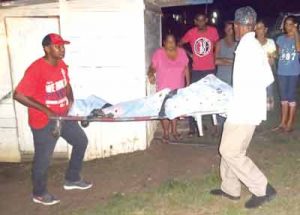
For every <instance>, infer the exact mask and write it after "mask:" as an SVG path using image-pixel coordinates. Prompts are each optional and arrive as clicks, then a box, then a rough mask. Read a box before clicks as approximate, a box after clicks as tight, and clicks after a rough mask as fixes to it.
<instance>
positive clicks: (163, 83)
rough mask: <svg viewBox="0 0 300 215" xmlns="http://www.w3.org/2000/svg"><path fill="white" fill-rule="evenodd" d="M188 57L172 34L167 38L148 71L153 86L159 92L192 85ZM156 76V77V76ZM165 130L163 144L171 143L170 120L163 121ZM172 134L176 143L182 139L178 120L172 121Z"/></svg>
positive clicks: (153, 58) (156, 52) (155, 54)
mask: <svg viewBox="0 0 300 215" xmlns="http://www.w3.org/2000/svg"><path fill="white" fill-rule="evenodd" d="M188 63H189V60H188V57H187V55H186V53H185V51H184V50H183V49H182V48H179V47H177V44H176V38H175V36H174V35H172V34H168V35H166V36H165V38H164V40H163V47H162V48H159V49H157V50H156V51H155V53H154V54H153V57H152V64H151V66H150V69H149V71H148V78H149V81H150V83H151V84H155V82H156V84H157V85H156V87H157V91H160V90H163V89H165V88H169V89H170V90H176V89H179V88H183V87H185V86H188V85H189V84H190V72H189V69H188ZM154 74H156V77H155V75H154ZM161 125H162V128H163V142H164V143H169V139H170V137H169V136H170V135H169V127H170V120H168V119H163V120H161ZM171 127H172V128H171V132H172V137H173V138H174V139H175V141H178V140H179V139H180V138H181V135H179V134H178V132H177V119H174V120H171Z"/></svg>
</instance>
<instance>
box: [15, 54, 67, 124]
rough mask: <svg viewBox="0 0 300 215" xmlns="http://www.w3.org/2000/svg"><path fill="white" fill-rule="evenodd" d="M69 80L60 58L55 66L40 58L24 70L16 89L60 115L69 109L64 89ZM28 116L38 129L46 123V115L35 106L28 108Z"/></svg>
mask: <svg viewBox="0 0 300 215" xmlns="http://www.w3.org/2000/svg"><path fill="white" fill-rule="evenodd" d="M69 82H70V80H69V76H68V68H67V65H66V64H65V63H64V62H63V61H62V60H61V61H59V63H58V65H57V66H53V65H51V64H49V63H47V62H46V61H45V59H44V58H40V59H38V60H36V61H35V62H33V63H32V64H31V65H30V66H29V68H28V69H27V70H26V72H25V74H24V77H23V78H22V80H21V81H20V83H19V84H18V86H17V88H16V91H17V92H19V93H21V94H23V95H24V96H28V97H31V98H33V99H35V100H36V101H38V102H40V103H41V104H44V105H46V106H47V107H48V108H49V109H51V110H52V111H53V112H55V113H57V114H59V115H62V114H65V113H66V112H67V111H68V109H69V100H68V98H67V90H66V89H67V88H66V87H67V85H68V83H69ZM28 116H29V125H30V126H31V127H32V128H35V129H40V128H43V127H45V126H46V125H47V123H48V117H47V115H46V114H45V113H43V112H41V111H39V110H37V109H35V108H28Z"/></svg>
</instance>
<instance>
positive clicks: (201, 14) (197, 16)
mask: <svg viewBox="0 0 300 215" xmlns="http://www.w3.org/2000/svg"><path fill="white" fill-rule="evenodd" d="M200 16H203V17H204V18H207V15H206V13H197V14H196V15H195V16H194V19H198V18H199V17H200Z"/></svg>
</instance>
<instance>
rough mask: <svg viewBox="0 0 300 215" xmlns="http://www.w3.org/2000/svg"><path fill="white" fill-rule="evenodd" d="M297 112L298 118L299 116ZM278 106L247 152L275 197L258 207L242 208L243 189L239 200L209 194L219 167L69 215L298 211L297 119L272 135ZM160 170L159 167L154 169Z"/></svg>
mask: <svg viewBox="0 0 300 215" xmlns="http://www.w3.org/2000/svg"><path fill="white" fill-rule="evenodd" d="M299 114H300V113H299V112H298V119H299V117H300V115H299ZM277 123H278V110H275V111H274V112H271V114H269V118H268V121H267V122H265V123H263V124H262V125H261V126H260V127H259V128H258V129H257V132H256V134H255V137H254V138H253V141H252V144H251V145H250V148H249V155H250V157H251V158H253V160H254V162H255V163H256V164H257V165H258V166H259V167H260V168H261V169H262V170H263V172H264V173H265V174H266V175H267V177H268V179H269V181H270V183H271V184H272V185H273V186H274V187H275V188H276V190H277V192H278V195H277V197H276V198H275V200H273V201H272V202H270V203H267V204H265V205H264V206H263V207H261V208H259V209H252V210H247V209H245V208H244V203H245V202H246V201H247V199H248V198H250V196H251V194H250V193H249V192H248V191H247V189H246V188H245V187H244V188H243V191H242V198H241V200H240V201H238V202H232V201H230V200H227V199H224V198H217V197H213V196H211V195H209V191H210V189H212V188H216V187H218V186H219V184H220V178H219V172H218V171H219V169H218V167H213V168H212V169H211V172H210V173H209V174H207V175H202V176H201V175H199V177H198V178H196V179H191V180H178V179H171V180H168V181H165V182H164V183H162V184H161V185H160V186H158V187H156V188H149V190H147V191H144V192H140V193H131V194H122V193H117V194H115V195H114V196H113V197H112V198H111V199H110V200H109V201H108V202H106V203H105V204H100V205H98V206H97V207H96V208H91V209H88V210H80V211H76V212H74V213H72V214H73V215H98V214H99V215H115V214H116V215H196V214H197V215H248V214H250V215H299V214H300V123H297V125H296V131H295V132H293V133H292V134H276V133H273V132H271V128H272V127H273V126H274V125H276V124H277ZM158 168H159V167H158Z"/></svg>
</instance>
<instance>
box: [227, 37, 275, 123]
mask: <svg viewBox="0 0 300 215" xmlns="http://www.w3.org/2000/svg"><path fill="white" fill-rule="evenodd" d="M235 53H236V55H235V60H234V67H233V100H232V102H231V104H230V108H229V111H228V117H227V122H229V123H233V124H251V125H258V124H260V123H261V121H262V120H266V117H267V104H266V88H267V87H268V86H269V85H270V84H271V83H272V82H273V81H274V77H273V75H272V70H271V67H270V65H269V62H268V58H267V56H266V54H265V52H264V49H263V48H262V46H261V45H260V43H259V42H258V40H257V39H256V38H255V33H254V32H250V33H247V34H246V35H244V36H243V37H242V39H241V41H240V43H239V45H238V47H237V49H236V52H235Z"/></svg>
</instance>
